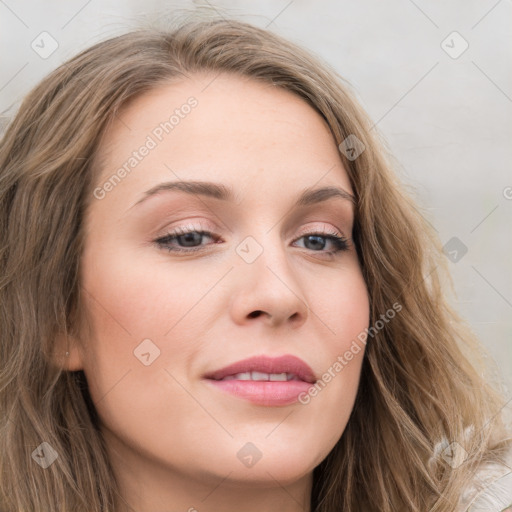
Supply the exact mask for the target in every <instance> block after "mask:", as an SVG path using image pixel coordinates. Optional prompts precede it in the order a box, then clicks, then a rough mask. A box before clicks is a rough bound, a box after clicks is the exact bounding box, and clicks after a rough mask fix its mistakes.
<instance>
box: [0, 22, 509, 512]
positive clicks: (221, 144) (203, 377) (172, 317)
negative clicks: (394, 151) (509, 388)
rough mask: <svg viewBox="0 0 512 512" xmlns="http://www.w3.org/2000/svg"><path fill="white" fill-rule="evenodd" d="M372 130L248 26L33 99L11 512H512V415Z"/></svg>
mask: <svg viewBox="0 0 512 512" xmlns="http://www.w3.org/2000/svg"><path fill="white" fill-rule="evenodd" d="M370 127H371V121H370V120H369V119H368V117H367V116H366V114H365V113H364V112H363V111H362V109H361V107H360V106H359V105H358V104H357V102H356V101H355V99H354V98H353V96H352V94H351V93H350V91H349V90H348V88H347V86H345V85H343V83H342V79H341V78H340V77H339V76H337V75H336V74H335V73H334V72H333V71H332V70H330V69H329V68H328V67H327V66H326V65H324V64H321V63H319V62H318V61H317V60H315V59H314V58H312V57H311V56H310V55H308V54H307V52H305V51H304V50H302V49H300V48H298V47H297V46H295V45H292V44H290V43H289V42H287V41H285V40H283V39H281V38H280V37H278V36H276V35H274V34H272V33H269V32H266V31H264V30H261V29H258V28H256V27H253V26H250V25H248V24H245V23H241V22H238V21H226V20H213V21H212V20H210V21H201V20H197V21H192V22H190V23H185V24H183V25H182V26H180V27H178V28H177V29H176V30H174V31H172V32H158V31H154V30H151V31H150V30H142V31H137V32H132V33H129V34H126V35H123V36H120V37H117V38H113V39H110V40H108V41H104V42H102V43H99V44H97V45H95V46H93V47H92V48H90V49H88V50H86V51H84V52H82V53H81V54H80V55H78V56H76V57H75V58H73V59H71V60H70V61H68V62H67V63H65V64H63V65H62V66H60V67H59V68H58V69H57V70H56V71H54V72H53V73H52V74H51V75H50V76H48V77H47V78H46V79H45V80H43V81H42V82H41V83H40V84H39V85H38V86H37V87H36V88H35V89H34V90H33V91H32V92H31V93H30V94H29V95H28V96H27V98H26V99H25V101H24V103H23V104H22V106H21V108H20V110H19V113H18V114H17V116H16V117H15V119H14V120H13V121H12V123H11V125H10V126H9V128H8V130H7V132H6V134H5V136H4V139H3V142H2V147H1V152H0V163H1V165H0V169H1V170H0V196H1V198H2V201H1V212H0V218H1V222H0V226H1V229H2V232H1V239H2V246H1V253H0V254H1V260H2V268H3V269H4V271H3V273H2V276H1V286H0V293H1V305H2V308H1V312H2V313H1V314H2V317H1V325H2V335H1V336H2V337H1V344H0V346H1V350H2V367H1V373H0V375H1V388H0V390H1V391H0V396H1V408H2V415H1V417H2V436H1V443H2V459H1V470H2V479H1V482H2V483H1V485H0V489H1V493H0V496H1V497H0V509H1V510H2V512H3V511H6V512H7V511H9V512H11V511H23V512H28V511H43V510H44V511H46V512H48V511H51V512H53V511H70V510H73V511H84V512H85V511H88V512H90V511H98V512H99V511H109V512H110V511H115V512H124V511H133V510H137V511H171V510H189V511H193V510H197V511H200V512H203V511H214V510H215V511H218V510H222V511H230V510H235V509H237V510H240V508H242V509H243V510H244V511H252V510H268V511H273V510H280V511H289V512H291V511H298V510H301V511H302V510H308V511H315V512H321V511H322V512H323V511H326V512H327V511H329V512H334V511H340V510H343V511H345V512H348V511H369V510H372V511H373V510H379V511H389V512H391V511H393V512H395V511H402V510H403V511H417V512H424V511H425V510H429V511H436V512H441V511H445V512H453V511H454V510H468V508H469V507H470V506H472V507H473V509H472V510H484V508H481V507H487V508H485V510H493V511H496V512H498V511H500V510H503V509H504V508H505V507H507V506H508V505H509V504H510V503H511V502H512V496H511V492H510V488H509V486H508V484H507V481H506V478H507V476H506V473H507V468H508V467H509V466H510V465H511V462H510V438H509V437H508V436H507V433H506V432H505V429H504V427H503V423H502V420H501V409H502V408H503V403H504V400H503V398H502V397H500V396H499V395H498V393H497V392H495V391H493V390H492V389H491V387H490V386H489V385H488V384H487V383H486V382H485V381H484V380H483V378H482V377H481V375H480V369H479V370H478V371H477V370H476V369H475V368H474V367H473V365H472V364H471V363H470V361H469V359H468V351H469V350H470V349H471V350H472V351H476V344H475V343H474V342H473V339H472V336H471V334H470V333H469V332H468V331H467V330H466V329H465V328H464V326H463V325H462V323H461V321H460V320H459V319H458V318H457V317H456V315H455V313H454V312H453V311H452V310H451V309H450V308H449V307H448V305H447V303H446V302H445V299H444V297H443V292H442V290H441V285H440V283H441V281H442V279H443V274H442V273H441V270H442V268H443V256H442V255H441V251H440V248H439V244H438V242H437V240H436V239H435V237H434V235H433V234H432V231H431V230H430V228H429V226H428V224H427V223H426V222H425V221H424V220H423V219H422V218H421V217H420V216H419V215H418V214H417V213H416V210H415V208H414V205H413V204H412V202H411V201H410V199H409V198H408V197H407V196H406V195H405V193H404V191H403V189H402V188H401V186H400V184H399V183H398V182H397V180H396V179H395V177H394V175H393V173H392V171H391V169H390V164H389V163H388V161H387V160H386V156H385V152H384V149H383V147H382V145H381V144H380V142H379V140H378V139H377V138H376V136H375V135H374V134H373V131H370ZM471 357H472V356H471ZM478 507H480V509H478Z"/></svg>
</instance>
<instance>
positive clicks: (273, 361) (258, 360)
mask: <svg viewBox="0 0 512 512" xmlns="http://www.w3.org/2000/svg"><path fill="white" fill-rule="evenodd" d="M245 372H262V373H293V374H294V375H295V376H296V377H298V378H299V379H301V380H303V381H305V382H310V383H314V382H315V381H316V377H315V374H314V373H313V370H312V369H311V367H310V366H309V365H308V364H307V363H305V362H304V361H303V360H302V359H300V358H298V357H296V356H292V355H284V356H280V357H269V356H264V355H262V356H256V357H250V358H248V359H244V360H242V361H237V362H236V363H233V364H230V365H228V366H225V367H224V368H221V369H219V370H215V371H213V372H211V373H208V374H207V375H205V378H207V379H214V380H221V379H223V378H224V377H227V376H229V375H236V374H238V373H245Z"/></svg>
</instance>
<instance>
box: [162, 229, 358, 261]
mask: <svg viewBox="0 0 512 512" xmlns="http://www.w3.org/2000/svg"><path fill="white" fill-rule="evenodd" d="M190 233H197V234H198V235H201V236H208V237H210V238H212V239H213V240H215V242H214V243H218V240H219V238H220V237H218V236H216V235H215V234H214V233H211V232H210V231H206V230H202V229H195V228H192V227H191V228H185V227H178V228H176V229H175V230H174V231H172V232H170V233H168V234H166V235H165V236H163V237H160V238H158V239H156V240H155V241H154V242H155V243H156V244H157V245H158V246H159V247H160V248H162V249H166V250H167V251H169V252H174V253H179V252H181V253H193V252H197V251H201V250H203V248H204V246H197V247H190V248H188V249H184V248H177V247H173V248H171V247H170V246H169V242H171V241H172V240H174V239H177V238H178V237H179V236H182V235H187V234H190ZM308 236H318V237H322V238H326V239H328V240H330V241H331V242H332V244H333V245H334V249H333V250H330V251H323V250H321V251H313V250H312V252H317V253H320V254H327V255H335V254H337V253H340V252H344V251H347V250H348V249H349V243H348V240H347V239H346V238H345V237H343V236H342V235H341V234H340V233H338V232H337V231H330V232H328V233H326V232H310V233H304V234H303V235H302V236H300V237H299V238H297V239H296V240H300V239H302V238H306V237H308Z"/></svg>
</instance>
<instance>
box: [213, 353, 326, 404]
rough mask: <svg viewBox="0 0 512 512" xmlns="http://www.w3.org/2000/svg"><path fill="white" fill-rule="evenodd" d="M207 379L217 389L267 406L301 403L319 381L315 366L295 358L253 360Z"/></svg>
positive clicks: (250, 359)
mask: <svg viewBox="0 0 512 512" xmlns="http://www.w3.org/2000/svg"><path fill="white" fill-rule="evenodd" d="M204 378H205V379H206V381H207V382H208V383H209V384H210V385H212V386H214V387H215V388H216V389H219V390H221V391H223V392H226V393H229V394H232V395H234V396H236V397H239V398H242V399H245V400H248V401H249V402H252V403H254V404H258V405H265V406H282V405H290V404H292V403H294V402H297V401H298V396H299V395H300V394H301V393H302V392H307V390H308V389H309V388H310V387H311V386H312V384H314V383H315V382H316V380H317V379H316V377H315V374H314V373H313V370H312V369H311V367H310V366H309V365H308V364H306V363H305V362H304V361H303V360H302V359H299V358H298V357H295V356H292V355H284V356H280V357H268V356H257V357H251V358H249V359H244V360H243V361H238V362H236V363H233V364H230V365H229V366H226V367H224V368H221V369H219V370H215V371H213V372H211V373H208V374H207V375H205V377H204Z"/></svg>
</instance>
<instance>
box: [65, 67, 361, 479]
mask: <svg viewBox="0 0 512 512" xmlns="http://www.w3.org/2000/svg"><path fill="white" fill-rule="evenodd" d="M190 98H192V99H190ZM172 116H173V117H172ZM166 123H167V124H166ZM144 148H146V149H144ZM100 155H101V157H102V158H101V169H100V171H101V176H100V177H99V179H98V181H97V182H96V184H95V187H96V188H95V192H94V198H92V200H91V203H92V204H91V206H90V209H89V210H88V212H87V215H86V231H85V248H84V253H83V258H82V261H81V266H82V267H81V268H82V286H83V289H84V292H83V295H84V307H85V308H86V311H87V312H88V314H89V318H90V319H91V323H92V332H93V334H92V335H91V336H90V337H89V338H88V339H85V340H84V347H85V348H80V347H79V346H77V347H76V348H74V349H73V350H72V353H71V356H70V364H71V365H74V367H75V369H78V368H82V369H83V370H84V372H85V375H86V377H87V381H88V384H89V389H90V393H91V396H92V399H93V401H94V403H95V407H96V409H97V411H98V414H99V418H100V422H101V429H102V432H103V434H104V436H105V440H106V443H107V447H108V449H109V451H110V453H111V456H112V458H113V460H114V464H115V466H116V467H117V470H118V472H120V471H124V472H126V473H128V472H129V473H130V474H132V476H133V478H134V479H135V478H136V475H137V474H138V473H142V472H144V475H146V476H141V475H140V474H139V478H138V479H136V480H134V481H136V482H138V483H140V482H141V481H142V480H143V479H144V478H147V475H152V478H155V479H156V478H160V477H161V478H164V475H166V476H165V478H168V476H169V474H173V475H175V476H176V478H180V479H188V480H195V481H200V482H205V483H208V482H210V483H212V486H213V484H215V485H218V484H219V482H220V481H221V479H224V478H226V477H227V476H228V475H229V476H228V478H227V479H226V480H225V481H224V483H223V485H227V486H229V485H235V486H236V485H238V486H240V485H244V482H251V483H252V485H255V484H256V483H258V484H259V485H265V482H269V481H272V480H275V481H278V482H280V483H281V484H283V485H285V484H287V483H291V482H294V481H298V480H300V479H304V478H308V477H309V476H310V475H311V472H312V470H313V468H314V467H315V466H316V465H318V464H319V463H320V462H321V461H322V459H324V458H325V457H326V455H327V454H328V453H329V451H330V450H331V449H332V448H333V446H334V445H335V443H336V442H337V441H338V439H339V438H340V436H341V435H342V433H343V430H344V428H345V426H346V424H347V421H348V418H349V415H350V413H351V410H352V407H353V404H354V399H355V396H356V391H357V387H358V381H359V376H360V370H361V363H362V358H363V357H362V356H363V351H359V352H358V353H354V354H353V358H352V359H351V360H350V361H346V364H343V365H342V370H338V371H335V370H333V368H334V367H335V363H336V362H339V361H340V359H339V357H343V355H344V354H345V353H346V352H347V351H349V349H350V347H351V345H352V346H353V341H354V340H355V339H356V337H357V335H358V334H359V333H360V332H361V331H363V330H364V328H365V327H367V326H368V319H369V303H368V296H367V289H366V286H365V282H364V280H363V277H362V273H361V269H360V266H359V263H358V258H357V254H356V250H355V247H354V245H353V243H352V239H351V236H352V224H353V221H354V205H353V203H352V201H351V200H350V194H352V193H353V191H352V189H351V185H350V181H349V179H348V176H347V173H346V171H345V169H344V167H343V164H342V161H341V159H340V156H339V153H338V149H337V146H336V144H335V142H334V140H333V138H332V136H331V134H330V132H329V130H328V127H327V125H326V124H325V122H324V121H323V119H322V118H321V117H320V116H319V114H318V113H316V112H315V111H314V110H313V109H312V108H311V107H310V106H308V105H307V104H306V103H305V102H304V101H303V100H301V99H300V98H298V97H296V96H294V95H292V94H291V93H289V92H286V91H284V90H282V89H280V88H278V87H274V86H272V85H268V84H261V83H257V82H254V81H252V80H249V79H244V78H240V77H234V76H229V75H220V76H217V78H215V77H214V75H194V76H193V77H192V78H190V79H187V80H184V81H182V82H179V83H175V84H170V85H164V86H162V87H160V88H158V89H155V90H153V91H151V92H149V93H146V94H145V95H143V96H141V97H139V98H137V99H136V100H134V101H132V102H131V103H130V104H129V105H128V106H127V107H126V108H125V109H124V110H123V111H122V112H121V113H120V114H119V115H118V116H117V117H116V120H115V122H114V124H113V125H112V127H111V128H110V129H109V131H108V132H107V134H106V136H105V138H104V139H103V141H102V145H101V148H100ZM123 166H124V172H123V171H122V170H120V169H123ZM198 182H200V185H198ZM325 187H335V188H336V189H339V193H328V192H323V193H322V192H318V193H316V194H311V192H313V191H317V190H320V189H324V188H325ZM148 191H149V192H148ZM331 191H332V190H331ZM305 192H309V195H308V197H307V198H306V199H304V197H303V194H304V193H305ZM301 197H302V201H299V198H301ZM183 232H185V233H188V232H190V233H189V234H183ZM201 232H204V233H203V234H201ZM336 237H339V239H338V238H336ZM282 356H294V357H295V358H299V359H300V360H302V362H303V363H301V364H297V361H296V360H291V358H282V359H281V360H277V361H275V360H274V358H280V357H282ZM248 358H257V359H256V360H253V361H252V365H251V362H248V363H242V364H241V365H240V366H238V367H236V368H234V367H233V368H230V369H229V368H228V369H227V370H226V371H224V372H220V373H219V372H218V370H222V369H223V368H226V367H228V366H230V365H232V364H234V363H237V362H239V361H243V360H246V359H248ZM265 358H266V359H265ZM344 360H346V358H345V359H344ZM308 368H309V369H310V370H311V372H312V374H309V375H308V371H309V370H308ZM337 368H339V366H337ZM329 369H330V374H331V379H327V378H325V379H324V380H323V381H322V383H320V384H321V385H320V386H318V387H319V389H320V391H318V392H317V393H316V395H314V396H313V395H310V394H307V393H306V391H307V390H308V389H309V388H310V387H311V385H312V381H313V380H317V381H318V380H322V376H323V374H324V373H325V372H328V371H329ZM251 372H254V373H251ZM270 374H272V375H270ZM208 377H210V378H208ZM221 377H222V378H223V380H219V379H220V378H221ZM215 379H217V380H215ZM247 379H250V380H247ZM260 379H272V380H271V381H267V382H261V381H260ZM274 379H275V380H274ZM283 379H286V380H283ZM288 379H291V380H288ZM325 380H329V382H327V383H326V382H325ZM299 398H300V399H299ZM121 468H122V469H121ZM157 475H158V476H157Z"/></svg>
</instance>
